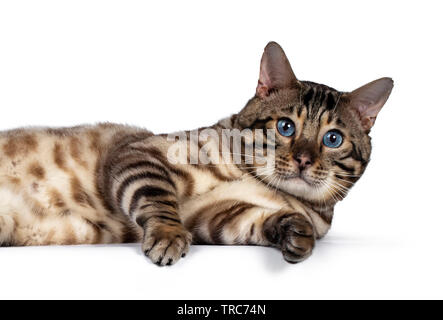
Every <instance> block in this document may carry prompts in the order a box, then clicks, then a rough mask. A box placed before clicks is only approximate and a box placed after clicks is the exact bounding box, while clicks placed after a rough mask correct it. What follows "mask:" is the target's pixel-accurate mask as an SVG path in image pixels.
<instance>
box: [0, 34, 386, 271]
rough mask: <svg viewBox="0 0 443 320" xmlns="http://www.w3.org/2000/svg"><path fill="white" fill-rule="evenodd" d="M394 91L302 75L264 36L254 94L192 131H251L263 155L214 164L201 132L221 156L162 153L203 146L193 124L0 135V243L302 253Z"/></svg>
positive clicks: (352, 178)
mask: <svg viewBox="0 0 443 320" xmlns="http://www.w3.org/2000/svg"><path fill="white" fill-rule="evenodd" d="M392 88H393V81H392V79H390V78H382V79H379V80H376V81H373V82H371V83H369V84H366V85H364V86H362V87H360V88H358V89H356V90H354V91H352V92H340V91H337V90H335V89H333V88H331V87H328V86H325V85H321V84H317V83H313V82H308V81H300V80H298V79H297V78H296V77H295V75H294V72H293V70H292V68H291V65H290V63H289V61H288V59H287V57H286V55H285V53H284V51H283V49H282V48H281V47H280V46H279V45H278V44H277V43H275V42H270V43H269V44H268V45H267V46H266V48H265V50H264V53H263V56H262V59H261V66H260V75H259V81H258V85H257V89H256V94H255V96H254V97H253V98H252V99H250V100H249V102H248V103H247V104H246V106H245V107H244V108H243V109H242V110H241V111H240V112H239V113H237V114H234V115H232V116H230V117H228V118H225V119H223V120H221V121H219V122H218V123H216V124H215V125H213V126H211V127H207V128H201V129H200V130H204V129H210V130H212V131H211V132H215V133H217V134H219V136H223V135H225V134H226V132H229V130H237V132H240V131H241V130H245V129H250V130H256V131H258V130H261V131H262V132H263V135H262V136H261V137H262V140H263V141H262V145H263V146H264V148H263V150H264V151H263V152H264V154H265V155H266V157H267V159H268V160H267V162H266V163H264V162H260V161H258V160H259V158H258V156H255V155H254V154H252V155H247V154H246V149H247V148H246V147H244V146H243V147H242V148H241V149H239V150H240V151H237V152H234V151H233V150H232V146H230V147H229V150H230V152H228V154H229V157H228V158H229V159H231V160H232V159H233V158H234V157H235V156H240V162H239V163H238V161H237V163H234V162H232V163H231V162H229V161H226V159H225V158H224V159H222V160H220V154H221V153H222V152H221V149H222V147H226V146H225V145H224V143H223V142H222V143H220V141H218V140H217V139H215V138H214V137H211V136H210V137H205V139H206V140H205V141H204V142H205V144H204V147H205V151H206V152H205V154H206V157H207V158H208V159H209V160H211V159H212V160H214V159H216V160H218V162H217V161H209V162H208V161H206V162H204V163H202V161H189V160H192V159H191V158H192V157H193V156H192V155H191V156H189V155H188V156H187V158H186V160H187V161H185V162H177V161H176V162H174V161H172V160H171V158H170V153H171V148H173V147H177V145H178V146H179V147H180V146H181V147H184V150H186V151H189V150H190V149H192V147H195V146H196V147H197V148H201V147H203V146H202V144H203V143H202V141H201V140H199V139H200V138H199V137H198V136H197V139H195V137H194V138H192V132H191V131H186V132H182V133H178V135H177V134H176V135H174V137H175V138H173V139H171V136H170V135H166V134H159V135H155V134H153V133H151V132H149V131H147V130H145V129H142V128H136V127H131V126H126V125H118V124H111V123H101V124H97V125H85V126H77V127H72V128H25V129H15V130H10V131H5V132H2V133H1V134H0V152H1V156H0V177H1V178H0V244H1V245H2V246H28V245H50V244H58V245H72V244H98V243H128V242H131V243H132V242H141V246H142V250H143V252H144V254H145V255H146V256H147V257H149V258H150V259H151V260H152V261H153V262H154V263H156V264H158V265H160V266H164V265H172V264H174V263H176V262H177V261H178V260H179V259H180V258H182V257H184V256H185V255H186V253H187V252H188V250H189V247H190V245H191V244H192V243H194V244H232V245H234V244H235V245H236V244H246V245H261V246H271V247H276V248H278V249H279V250H281V252H282V254H283V257H284V259H285V260H286V261H288V262H290V263H297V262H300V261H303V260H305V259H306V258H307V257H309V256H310V255H311V253H312V250H313V248H314V245H315V242H316V240H317V239H320V238H322V237H323V236H324V235H325V234H326V233H327V232H328V230H329V228H330V225H331V221H332V217H333V210H334V205H335V204H336V203H337V201H339V200H342V199H343V198H344V197H345V196H346V194H347V193H348V191H349V189H350V188H351V187H352V186H353V185H354V184H355V182H356V181H357V180H358V179H359V178H360V176H361V175H362V174H363V172H364V171H365V168H366V166H367V164H368V161H369V157H370V153H371V141H370V137H369V135H368V134H369V132H370V130H371V128H372V126H373V125H374V122H375V119H376V117H377V114H378V113H379V111H380V110H381V108H382V106H383V105H384V104H385V102H386V101H387V99H388V97H389V95H390V93H391V90H392ZM269 132H272V133H273V135H271V134H269ZM180 135H181V136H182V137H183V136H184V139H177V137H179V136H180ZM254 139H255V136H253V137H252V141H251V140H250V139H249V140H248V139H247V138H245V137H244V136H242V138H241V140H242V143H243V144H244V145H247V146H251V145H254V144H255V143H256V142H257V144H258V140H257V141H255V140H254ZM271 147H272V148H271ZM268 149H269V150H270V151H268ZM271 151H272V152H271ZM194 158H195V157H194ZM208 159H207V160H208ZM194 160H195V159H194ZM197 160H198V159H197ZM247 160H250V161H247ZM269 163H272V164H273V166H269ZM263 169H265V170H263Z"/></svg>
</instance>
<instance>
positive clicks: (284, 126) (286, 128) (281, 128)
mask: <svg viewBox="0 0 443 320" xmlns="http://www.w3.org/2000/svg"><path fill="white" fill-rule="evenodd" d="M277 130H278V132H279V133H280V134H281V135H282V136H285V137H290V136H293V135H294V133H295V124H294V121H292V120H291V119H288V118H281V119H280V120H278V122H277Z"/></svg>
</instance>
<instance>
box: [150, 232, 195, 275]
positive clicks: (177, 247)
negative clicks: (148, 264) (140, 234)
mask: <svg viewBox="0 0 443 320" xmlns="http://www.w3.org/2000/svg"><path fill="white" fill-rule="evenodd" d="M191 242H192V235H191V233H190V232H188V231H187V230H185V229H184V228H177V227H174V228H171V227H163V228H162V227H160V228H158V229H157V230H154V231H152V232H150V233H149V234H147V235H145V239H144V241H143V245H142V250H143V252H144V253H145V255H146V256H147V257H148V258H150V259H151V260H152V262H154V263H155V264H157V265H159V266H165V265H173V264H174V263H176V262H177V261H178V260H179V259H180V258H182V257H184V256H185V255H186V254H187V252H188V251H189V246H190V245H191Z"/></svg>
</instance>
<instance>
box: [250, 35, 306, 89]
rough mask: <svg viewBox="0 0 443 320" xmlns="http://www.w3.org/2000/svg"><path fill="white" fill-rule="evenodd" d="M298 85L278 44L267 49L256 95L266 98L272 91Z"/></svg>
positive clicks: (262, 61) (261, 65)
mask: <svg viewBox="0 0 443 320" xmlns="http://www.w3.org/2000/svg"><path fill="white" fill-rule="evenodd" d="M296 83H297V78H296V77H295V75H294V72H293V71H292V68H291V65H290V64H289V61H288V58H287V57H286V54H285V52H284V51H283V49H282V48H281V47H280V45H279V44H278V43H276V42H269V43H268V45H267V46H266V47H265V50H264V52H263V56H262V58H261V64H260V78H259V80H258V85H257V90H256V95H257V96H259V97H260V98H264V97H266V96H268V95H269V93H270V92H271V91H272V90H278V89H283V88H289V87H291V86H293V85H294V84H296Z"/></svg>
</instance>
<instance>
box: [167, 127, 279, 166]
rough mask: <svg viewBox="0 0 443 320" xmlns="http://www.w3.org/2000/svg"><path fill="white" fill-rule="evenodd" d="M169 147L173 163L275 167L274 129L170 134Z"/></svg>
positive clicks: (212, 130) (169, 158) (168, 154)
mask: <svg viewBox="0 0 443 320" xmlns="http://www.w3.org/2000/svg"><path fill="white" fill-rule="evenodd" d="M167 140H168V141H169V142H171V141H172V142H173V143H172V144H171V146H170V147H169V148H168V153H167V157H168V161H169V162H170V163H172V164H204V165H209V164H213V165H218V164H236V165H249V166H260V167H268V168H270V167H274V162H275V157H274V154H275V130H273V129H269V130H266V133H264V132H263V130H262V129H255V130H251V129H244V130H238V129H223V130H219V131H217V130H215V129H211V128H207V129H202V130H194V131H188V132H179V133H171V134H169V135H168V136H167Z"/></svg>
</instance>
